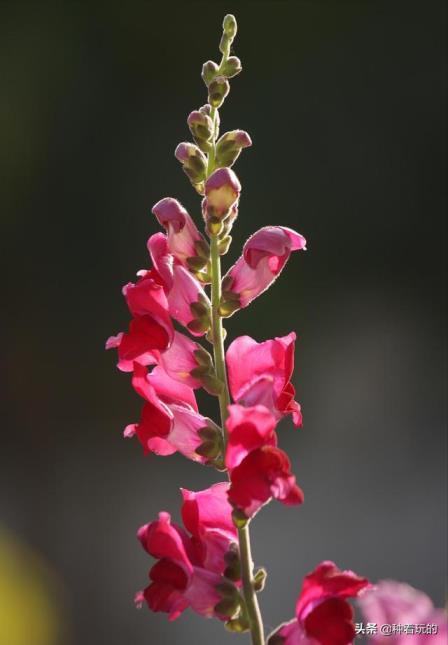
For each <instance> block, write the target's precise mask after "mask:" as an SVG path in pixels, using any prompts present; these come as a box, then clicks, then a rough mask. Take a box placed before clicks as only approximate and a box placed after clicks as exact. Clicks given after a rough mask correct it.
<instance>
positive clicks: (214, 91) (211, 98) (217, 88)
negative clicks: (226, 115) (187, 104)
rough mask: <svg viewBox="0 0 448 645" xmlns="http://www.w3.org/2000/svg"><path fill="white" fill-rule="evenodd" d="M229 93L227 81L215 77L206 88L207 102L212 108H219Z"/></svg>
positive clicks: (220, 77) (221, 77) (223, 78)
mask: <svg viewBox="0 0 448 645" xmlns="http://www.w3.org/2000/svg"><path fill="white" fill-rule="evenodd" d="M229 91H230V85H229V81H228V80H227V79H226V78H225V76H216V78H214V79H213V80H212V81H211V83H210V85H209V86H208V102H209V103H210V105H211V106H212V107H214V108H219V107H221V105H222V104H223V103H224V99H225V98H226V96H227V94H228V93H229Z"/></svg>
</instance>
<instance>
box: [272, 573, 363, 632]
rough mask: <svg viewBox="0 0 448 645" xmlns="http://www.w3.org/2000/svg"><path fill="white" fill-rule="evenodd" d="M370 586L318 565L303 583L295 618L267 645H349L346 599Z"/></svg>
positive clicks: (349, 618) (349, 615)
mask: <svg viewBox="0 0 448 645" xmlns="http://www.w3.org/2000/svg"><path fill="white" fill-rule="evenodd" d="M369 586H370V585H369V581H368V580H367V579H366V578H360V577H359V576H357V575H356V574H355V573H353V572H352V571H341V570H340V569H338V567H337V566H336V565H335V564H334V563H333V562H330V561H325V562H321V564H319V565H318V566H317V567H316V569H315V570H314V571H312V572H311V573H309V574H308V575H307V576H306V577H305V579H304V581H303V586H302V591H301V593H300V595H299V598H298V600H297V605H296V618H294V619H293V620H291V621H290V622H289V623H285V624H283V625H281V626H280V627H279V629H278V630H276V631H275V632H274V634H272V635H271V636H270V637H269V639H268V645H349V643H352V641H353V639H354V637H355V625H354V623H353V616H354V614H353V609H352V607H351V606H350V604H349V603H348V602H347V598H355V597H356V596H358V595H359V594H360V593H361V592H362V591H363V590H364V589H367V588H368V587H369Z"/></svg>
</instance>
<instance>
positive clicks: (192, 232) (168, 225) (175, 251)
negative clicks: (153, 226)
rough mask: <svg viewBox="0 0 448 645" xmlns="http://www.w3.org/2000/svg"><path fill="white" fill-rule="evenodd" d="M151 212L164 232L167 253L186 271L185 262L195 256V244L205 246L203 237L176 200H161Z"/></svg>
mask: <svg viewBox="0 0 448 645" xmlns="http://www.w3.org/2000/svg"><path fill="white" fill-rule="evenodd" d="M152 212H153V214H154V215H155V216H156V218H157V220H158V222H159V224H160V225H161V226H163V227H164V228H165V230H166V234H167V249H168V251H169V253H171V254H172V255H173V256H174V257H175V258H176V259H177V260H178V261H179V262H180V263H181V264H183V266H184V267H186V268H187V269H188V268H189V265H188V262H187V260H188V259H189V258H194V257H196V256H197V246H196V243H197V242H200V243H201V244H203V245H206V246H207V243H206V242H205V240H204V237H203V235H202V234H201V233H200V232H199V231H198V228H197V226H196V224H195V223H194V222H193V220H192V219H191V217H190V215H189V214H188V212H187V211H186V210H185V208H184V207H183V206H182V204H181V203H180V202H178V201H177V199H173V198H172V197H165V198H164V199H161V200H160V201H158V202H157V204H155V205H154V206H153V208H152Z"/></svg>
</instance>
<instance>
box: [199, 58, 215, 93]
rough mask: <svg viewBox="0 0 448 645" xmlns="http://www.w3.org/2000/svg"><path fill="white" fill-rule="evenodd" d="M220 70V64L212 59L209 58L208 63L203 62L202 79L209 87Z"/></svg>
mask: <svg viewBox="0 0 448 645" xmlns="http://www.w3.org/2000/svg"><path fill="white" fill-rule="evenodd" d="M218 70H219V67H218V65H217V64H216V63H214V62H213V61H212V60H208V61H207V62H206V63H204V64H203V66H202V73H201V76H202V80H203V81H204V83H205V84H206V85H207V87H208V86H209V85H210V83H211V82H212V80H213V79H214V78H215V76H216V75H217V73H218Z"/></svg>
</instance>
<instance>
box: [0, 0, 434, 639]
mask: <svg viewBox="0 0 448 645" xmlns="http://www.w3.org/2000/svg"><path fill="white" fill-rule="evenodd" d="M0 11H1V16H0V24H1V35H0V51H1V62H0V66H1V78H2V83H1V88H2V99H1V102H0V135H1V140H2V144H1V149H0V164H1V176H2V202H3V207H2V209H1V212H2V219H1V222H2V229H3V234H2V260H3V262H4V269H3V276H4V278H3V316H2V318H3V322H4V325H5V326H4V331H3V344H2V357H3V372H4V375H5V386H4V388H3V389H4V392H5V394H6V399H7V408H6V410H5V413H4V415H3V429H2V444H1V471H0V476H1V479H0V483H1V487H0V503H1V514H2V519H1V525H0V526H1V529H0V534H1V535H0V537H1V540H0V544H1V545H2V546H1V550H0V556H2V557H0V563H3V566H4V567H6V570H7V574H8V575H9V578H7V577H5V578H4V579H3V580H4V583H3V594H4V597H6V598H8V602H9V603H10V611H9V613H8V615H6V611H5V607H4V606H3V610H4V616H3V619H4V623H3V628H2V627H0V642H1V645H24V644H26V645H56V644H57V645H81V644H83V645H96V644H102V643H108V644H109V645H121V644H122V643H123V642H128V643H132V645H147V644H148V643H154V644H159V643H160V644H165V643H187V642H188V643H190V642H191V643H206V642H210V640H211V639H213V642H214V643H216V644H217V645H218V643H219V644H221V643H222V645H224V644H225V643H229V642H230V641H231V640H232V638H233V639H234V640H235V642H236V638H235V637H232V635H230V634H227V633H226V632H225V631H224V630H223V629H222V627H221V625H220V624H219V623H218V621H204V620H203V619H201V618H199V617H197V616H195V615H193V614H192V613H190V612H187V613H186V614H185V615H184V616H183V617H181V618H180V619H179V620H178V622H177V623H174V624H172V625H170V624H168V622H167V620H166V616H164V615H161V614H157V615H155V614H151V613H149V612H147V611H146V610H142V611H141V612H137V611H136V610H135V609H134V606H133V595H134V592H135V591H136V590H138V589H140V588H141V587H142V586H144V585H145V583H146V580H147V571H148V569H149V567H150V564H151V560H150V558H149V557H147V556H146V555H145V553H144V552H143V551H142V550H141V548H140V547H139V545H138V544H137V541H136V539H135V532H136V529H137V528H138V527H139V526H140V525H141V524H143V523H145V522H146V521H148V520H149V519H151V518H154V517H155V515H156V514H157V512H158V511H159V510H160V509H166V510H169V511H171V512H172V513H173V515H174V516H175V517H178V514H179V506H180V496H179V493H178V489H179V487H180V486H184V487H187V488H191V489H199V488H204V487H206V486H207V485H209V483H211V481H212V479H213V478H214V475H213V473H212V471H211V470H210V469H205V468H200V467H199V466H197V465H194V464H192V463H190V462H188V461H187V460H186V459H184V458H181V457H179V456H177V455H176V456H174V457H171V458H165V459H163V458H155V457H154V458H152V457H148V458H144V457H143V456H142V453H141V449H140V446H139V445H138V443H137V442H136V441H124V440H123V439H122V436H121V432H122V428H123V427H124V425H125V424H126V423H128V422H132V421H136V420H137V419H138V415H139V410H140V402H139V400H138V398H137V397H136V396H135V395H134V394H133V392H132V391H131V388H130V384H129V381H128V378H127V377H126V376H125V375H123V374H120V373H118V371H116V370H115V367H114V365H115V355H114V354H112V353H108V354H106V353H105V352H104V351H103V346H104V341H105V339H106V337H107V336H108V335H110V334H112V333H116V332H117V331H119V330H120V329H123V328H124V327H125V325H126V323H127V319H128V314H127V312H126V308H125V304H124V302H123V301H122V297H121V294H120V289H121V286H122V285H123V284H124V283H125V282H127V281H129V280H132V279H133V276H134V275H135V271H136V270H137V269H139V268H142V267H145V266H147V264H148V261H147V255H146V249H145V242H146V239H147V237H148V236H149V235H150V234H152V233H154V232H155V231H156V230H157V226H156V224H155V221H154V219H153V217H152V216H151V215H150V208H151V206H152V205H153V204H154V203H155V202H156V201H157V200H158V199H160V198H161V197H164V196H166V195H171V196H175V197H177V198H179V199H180V200H181V201H182V202H183V203H184V204H185V205H186V206H187V207H188V209H189V210H190V212H191V213H192V214H193V215H194V216H195V217H197V216H198V212H199V201H198V199H197V197H196V195H195V193H194V192H193V190H192V189H191V187H190V186H189V183H188V181H187V180H186V178H185V177H184V175H183V173H182V172H181V170H180V168H179V167H178V164H177V162H176V160H175V159H174V156H173V151H174V148H175V146H176V144H177V143H178V142H179V141H182V140H185V139H186V138H188V130H187V126H186V117H187V115H188V113H189V111H190V110H191V109H193V108H197V107H199V106H200V105H202V104H203V103H204V102H205V100H206V93H205V88H204V86H203V84H202V81H201V78H200V70H201V66H202V63H203V62H204V61H205V60H207V59H209V58H215V59H216V58H217V57H218V55H219V52H218V51H217V45H218V41H219V37H220V32H221V21H222V17H223V15H224V14H225V13H227V12H233V13H235V14H236V16H237V19H238V24H239V33H238V37H237V40H236V43H235V53H236V54H237V55H238V56H240V58H241V59H242V62H243V67H244V70H243V74H241V75H240V76H239V77H237V78H235V79H234V80H233V82H232V88H231V94H230V96H229V98H228V99H227V101H226V103H225V105H224V107H223V109H222V111H221V116H222V120H223V128H224V129H233V128H243V129H247V130H248V131H249V133H250V134H251V136H252V138H253V141H254V145H253V147H252V148H251V149H249V150H247V151H245V153H244V154H243V155H242V156H241V158H240V160H239V161H238V162H237V165H236V166H235V170H236V171H237V173H238V175H239V177H240V179H241V181H242V183H243V194H242V198H241V208H240V218H239V220H238V223H237V226H236V227H235V230H234V245H233V247H232V250H231V252H230V254H229V256H227V258H226V263H230V262H231V261H233V260H234V259H235V258H236V257H237V255H239V252H240V248H241V245H242V243H243V242H244V240H245V239H246V238H247V236H248V235H249V234H250V233H252V232H253V231H254V230H255V229H257V228H259V227H260V226H263V225H266V224H283V225H287V226H290V227H293V228H296V229H297V230H298V231H300V232H301V233H302V234H304V235H305V236H306V237H307V239H308V248H309V250H308V252H307V253H302V254H296V255H294V256H293V257H292V258H291V261H290V263H289V265H288V267H287V268H286V270H285V271H284V274H283V276H282V278H281V279H280V280H279V281H278V282H277V284H276V285H275V286H274V287H273V288H272V289H271V290H270V292H269V293H267V294H264V295H263V296H262V297H260V298H259V299H258V300H257V301H256V302H254V303H253V305H252V306H251V307H250V308H248V309H246V310H245V311H243V312H241V313H239V314H238V315H236V316H234V318H232V319H230V320H229V321H228V331H229V337H230V338H233V337H234V336H235V335H238V334H242V333H249V334H251V335H253V336H254V337H255V338H256V339H257V340H263V339H266V338H270V337H273V336H275V335H278V336H279V335H283V334H286V333H287V332H289V331H291V330H296V331H297V332H298V335H299V342H298V345H297V353H296V362H297V367H296V372H295V385H296V387H297V390H298V399H299V400H300V401H301V403H302V405H303V410H304V420H305V421H304V427H303V429H302V430H300V431H295V430H294V429H293V427H292V425H291V423H290V421H286V422H284V423H283V426H282V428H281V429H280V435H281V445H282V447H284V448H285V449H287V450H288V452H289V453H290V455H291V458H292V461H293V465H294V470H295V472H296V473H297V476H298V480H299V482H300V484H301V485H302V487H303V488H304V490H305V494H306V503H305V504H304V506H303V507H301V508H300V509H291V508H285V507H283V506H281V505H280V504H277V503H273V504H271V505H270V506H269V507H268V508H266V509H265V510H263V512H261V513H260V514H259V516H258V517H257V519H256V521H255V522H254V525H253V530H252V533H253V537H254V552H255V558H256V561H257V564H263V565H265V566H267V568H268V570H269V581H268V585H267V589H266V591H265V592H264V593H263V595H262V597H261V602H262V607H263V612H264V616H265V621H266V624H267V626H268V628H270V627H273V626H275V625H276V624H278V623H279V622H280V621H282V620H285V619H288V618H289V617H292V615H293V610H294V604H295V599H296V596H297V593H298V590H299V588H300V585H301V580H302V577H303V576H304V575H305V574H306V573H307V572H308V571H310V570H311V569H312V568H314V566H315V565H316V564H317V563H318V562H319V561H320V560H322V559H334V560H335V561H336V562H337V563H338V564H339V565H340V566H341V567H346V568H347V567H349V568H352V569H354V570H355V571H357V572H358V573H360V574H365V575H367V576H369V577H370V578H371V579H372V580H377V579H380V578H384V577H391V578H395V579H398V580H404V581H408V582H410V583H411V584H412V585H414V586H416V587H418V588H421V589H423V590H425V591H426V592H427V593H429V594H430V595H431V597H432V598H433V600H434V601H435V603H436V604H437V605H439V606H441V605H443V604H444V602H445V589H444V579H445V570H446V551H445V541H446V523H445V502H446V499H445V497H446V495H445V483H446V482H445V472H446V467H445V463H446V462H445V459H446V457H445V403H446V399H445V388H446V374H445V341H444V331H445V330H444V325H445V286H446V285H445V279H444V252H445V226H444V215H445V160H446V157H445V147H446V140H445V108H446V105H445V101H446V92H445V74H446V63H445V49H444V41H445V10H444V3H442V2H439V1H432V0H427V1H426V2H411V1H407V2H399V1H397V2H395V1H390V2H382V1H372V2H369V1H366V2H360V1H359V2H355V1H353V2H349V1H346V2H344V1H337V0H332V1H328V2H325V1H323V0H322V1H319V0H316V1H311V0H309V1H294V2H252V3H251V2H244V3H243V2H233V3H232V2H227V3H220V2H216V3H208V4H203V3H196V2H184V3H183V4H175V3H172V2H165V3H149V2H148V3H136V2H134V3H133V2H130V3H102V2H90V3H85V4H84V3H75V2H61V3H57V4H47V3H30V4H26V3H22V2H10V3H9V2H2V3H1V5H0ZM203 411H204V412H205V413H206V414H210V415H212V414H215V413H216V410H215V407H214V401H210V400H208V399H204V403H203ZM8 571H9V573H8ZM1 589H2V587H1V586H0V593H1ZM14 594H15V595H14ZM14 603H15V604H14ZM7 606H8V605H7ZM33 612H34V613H33ZM14 617H16V619H15V618H14ZM14 621H15V622H14ZM39 621H40V622H39ZM0 623H1V620H0ZM25 625H26V626H25ZM39 625H41V627H39ZM42 625H43V627H42ZM39 629H40V631H39ZM14 630H15V631H14ZM26 630H28V631H26ZM45 630H47V631H45ZM21 634H22V636H21ZM23 634H25V636H23ZM26 634H27V635H26ZM21 638H22V640H21ZM240 640H241V642H247V640H248V639H247V638H244V637H241V639H240Z"/></svg>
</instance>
